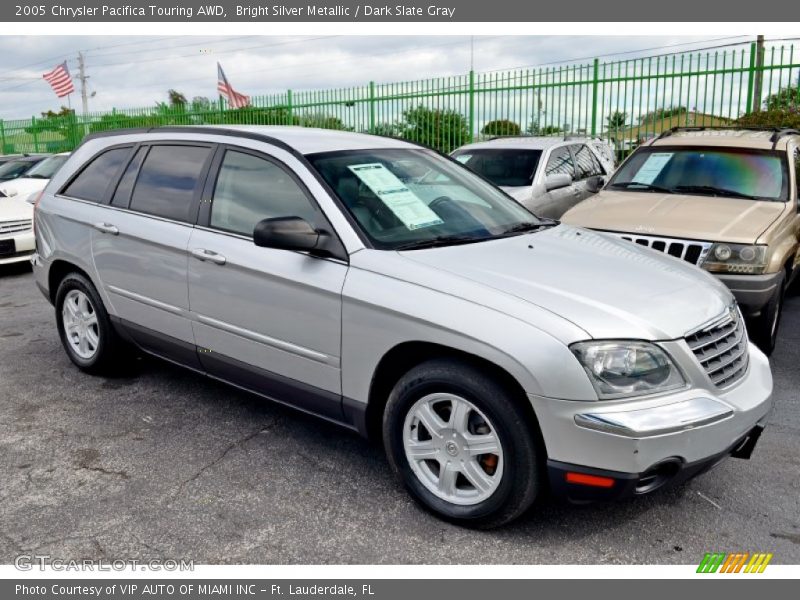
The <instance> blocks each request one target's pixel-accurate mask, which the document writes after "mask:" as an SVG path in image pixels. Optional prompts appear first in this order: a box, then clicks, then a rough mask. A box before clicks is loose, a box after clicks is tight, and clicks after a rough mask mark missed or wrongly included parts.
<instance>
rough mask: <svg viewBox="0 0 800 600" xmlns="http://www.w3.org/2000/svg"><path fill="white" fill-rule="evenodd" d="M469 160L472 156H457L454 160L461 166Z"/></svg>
mask: <svg viewBox="0 0 800 600" xmlns="http://www.w3.org/2000/svg"><path fill="white" fill-rule="evenodd" d="M470 158H472V154H459V155H458V156H456V160H457V161H458V162H460V163H461V164H462V165H463V164H466V163H467V162H468V161H469V159H470Z"/></svg>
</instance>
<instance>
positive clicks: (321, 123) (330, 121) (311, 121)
mask: <svg viewBox="0 0 800 600" xmlns="http://www.w3.org/2000/svg"><path fill="white" fill-rule="evenodd" d="M299 124H300V125H302V126H303V127H319V128H321V129H338V130H339V131H352V129H353V128H352V127H348V126H347V125H345V124H344V121H342V120H341V119H340V118H339V117H336V116H333V115H326V114H324V113H315V114H310V115H303V116H301V117H300V122H299Z"/></svg>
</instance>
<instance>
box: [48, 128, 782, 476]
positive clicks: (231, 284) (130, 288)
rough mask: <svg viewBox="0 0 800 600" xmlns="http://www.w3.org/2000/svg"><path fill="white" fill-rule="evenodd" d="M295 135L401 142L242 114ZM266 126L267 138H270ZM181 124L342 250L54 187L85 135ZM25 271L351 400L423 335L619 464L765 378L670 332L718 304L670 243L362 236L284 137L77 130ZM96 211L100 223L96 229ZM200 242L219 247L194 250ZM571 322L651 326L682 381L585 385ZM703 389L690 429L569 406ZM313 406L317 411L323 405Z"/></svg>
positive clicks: (216, 352) (697, 446)
mask: <svg viewBox="0 0 800 600" xmlns="http://www.w3.org/2000/svg"><path fill="white" fill-rule="evenodd" d="M246 129H247V131H257V132H261V133H264V134H266V135H270V136H274V137H277V138H279V139H283V140H284V141H285V143H287V144H289V145H292V144H296V149H297V150H298V151H299V152H300V153H303V152H317V151H324V150H334V149H347V148H372V147H382V146H388V147H404V146H408V145H407V144H405V143H404V142H399V141H396V140H386V139H383V138H375V137H372V136H361V135H358V134H346V133H340V132H315V131H314V130H301V129H296V128H271V127H265V128H246ZM281 136H283V138H281ZM148 139H150V140H178V139H180V140H197V141H203V142H218V143H225V144H231V145H236V146H242V147H246V148H251V149H255V150H258V151H259V152H263V153H267V154H270V155H272V156H274V157H276V158H277V159H279V160H281V161H282V162H283V163H284V164H285V165H286V166H287V167H289V168H290V169H292V170H293V171H294V173H295V174H296V175H297V177H298V178H299V179H300V180H301V181H302V182H303V183H304V184H305V186H306V187H307V188H308V190H309V191H310V193H311V194H312V195H313V196H314V197H315V198H316V200H317V202H318V203H319V206H320V208H321V209H322V211H323V212H324V213H325V215H326V217H327V218H328V220H329V221H330V223H331V224H332V226H333V228H334V229H335V231H336V233H337V234H338V236H339V238H340V239H341V241H342V244H343V246H344V247H345V249H346V252H347V255H348V261H339V260H332V259H320V258H314V257H312V256H309V255H307V254H304V253H297V252H288V251H282V250H273V249H266V248H259V247H256V246H255V245H253V244H252V241H251V240H249V239H248V238H247V237H245V236H238V235H232V234H227V233H222V232H218V231H214V230H210V229H208V228H204V227H197V226H193V225H186V224H180V223H175V222H171V221H168V220H164V219H156V218H152V217H148V216H145V215H140V214H136V213H133V212H132V211H127V210H119V209H114V208H110V207H108V206H104V205H97V204H92V203H89V202H84V201H77V200H74V199H70V198H65V197H62V196H59V195H57V194H56V192H57V191H58V190H59V189H61V187H62V186H63V184H64V183H65V182H66V181H67V180H68V178H69V177H70V176H71V175H72V174H73V173H75V172H76V170H77V169H78V168H79V167H80V165H82V164H83V163H84V162H85V161H86V160H87V159H88V158H90V157H91V156H93V155H94V154H95V153H97V152H98V151H99V150H100V149H102V148H104V147H107V146H109V145H112V144H120V143H123V142H125V141H131V142H134V141H140V140H148ZM36 223H37V253H36V254H35V256H34V259H33V262H34V271H35V276H36V279H37V282H38V283H39V285H40V287H41V288H42V289H43V291H45V293H49V294H52V293H53V292H54V290H49V269H50V267H51V266H52V265H53V263H54V262H55V261H57V260H59V261H66V262H68V263H70V264H72V265H75V266H76V267H78V268H80V269H81V270H83V271H84V272H86V274H87V275H88V276H89V277H90V279H91V280H92V281H93V282H94V284H95V286H96V287H97V288H98V290H99V291H100V294H101V296H102V298H103V301H104V303H105V304H106V308H107V309H108V311H109V313H110V314H111V315H113V316H115V317H118V318H120V319H124V320H125V321H126V322H131V323H133V324H134V325H137V326H140V327H143V328H146V329H148V330H153V331H156V332H160V333H162V334H164V335H167V336H168V337H170V338H174V339H176V340H179V341H181V342H184V343H186V344H188V345H190V346H192V347H197V349H198V352H197V355H198V359H199V363H200V365H201V366H202V367H203V368H204V369H205V370H207V371H210V372H211V374H212V375H217V376H220V377H222V378H225V375H224V373H215V372H214V370H215V369H218V368H219V364H220V363H219V362H218V363H215V362H214V360H213V359H214V358H215V357H220V358H221V359H224V360H226V361H235V363H236V364H237V365H245V366H248V367H253V368H255V369H258V370H261V371H264V372H269V373H272V374H275V375H277V376H280V377H282V378H284V379H286V380H290V381H294V382H297V383H299V384H302V385H305V386H308V387H309V388H313V389H315V390H319V391H321V392H324V393H325V394H327V398H328V400H326V402H328V403H329V404H332V405H333V404H337V403H343V402H346V403H349V404H350V405H351V406H357V407H360V409H361V410H363V409H364V407H365V406H366V405H367V403H368V402H369V400H370V391H371V386H372V383H373V378H374V376H375V372H376V368H377V367H378V365H379V364H380V361H381V359H382V358H383V357H384V356H386V354H387V353H388V352H390V351H391V350H392V349H393V348H396V347H398V346H399V345H401V344H407V343H419V342H424V343H429V344H436V345H438V346H441V347H442V348H444V349H448V348H449V349H454V350H457V351H460V352H465V353H468V354H471V355H474V356H477V357H480V358H482V359H484V360H486V361H489V362H491V363H493V364H495V365H497V366H498V367H499V368H501V369H503V370H505V371H506V372H507V373H509V374H510V375H511V376H512V377H513V378H514V379H515V380H516V381H517V382H518V383H519V385H520V386H521V388H522V389H523V390H524V391H525V392H526V394H527V395H528V398H529V400H530V402H531V404H532V406H533V409H534V411H535V413H536V416H537V417H538V420H539V423H540V425H541V429H542V433H543V436H544V440H545V444H546V447H547V453H548V456H549V458H552V459H554V460H559V461H564V462H573V463H576V464H584V465H587V466H594V467H598V468H604V469H610V470H615V471H631V472H636V471H640V470H643V469H644V468H647V467H649V466H650V465H651V464H653V463H654V462H657V461H658V460H661V459H664V458H667V457H671V456H679V457H682V458H684V459H685V460H694V459H697V458H698V457H702V456H703V455H706V456H709V455H711V454H713V453H714V452H718V451H719V450H721V449H722V448H723V447H724V446H725V444H731V443H732V442H734V441H735V439H736V438H737V436H739V434H741V433H742V432H744V431H746V430H747V429H748V428H751V427H753V426H754V425H755V424H756V423H757V422H758V421H760V420H762V419H763V418H764V416H765V414H766V413H767V412H768V410H769V407H770V396H771V389H772V379H771V374H770V370H769V365H768V362H767V360H766V358H765V357H764V356H763V355H762V354H761V353H760V352H759V351H758V350H757V349H756V348H755V347H753V346H750V348H749V352H750V356H751V360H750V364H749V366H748V370H747V373H746V374H745V375H744V376H743V377H742V378H741V379H739V380H738V381H737V382H736V383H735V385H732V386H731V387H729V388H726V389H724V390H719V389H717V388H715V386H714V385H713V384H712V383H711V381H710V379H709V377H708V375H707V374H706V372H705V370H704V369H703V368H702V366H701V365H700V363H699V362H698V360H697V359H696V357H695V355H694V354H693V353H692V350H691V349H690V348H689V346H688V345H687V343H686V341H685V340H684V339H683V338H684V337H685V336H686V335H687V334H689V333H690V332H692V331H696V330H697V329H698V328H700V327H702V326H703V325H705V324H707V323H709V322H712V321H713V320H714V319H716V318H719V316H720V315H721V314H722V313H724V312H725V311H726V310H728V307H729V306H730V305H731V302H732V296H731V294H730V292H729V291H728V289H727V288H726V287H725V286H724V285H722V284H721V283H719V282H718V281H717V280H716V279H715V278H714V277H712V276H710V275H708V274H706V273H704V272H702V271H701V270H699V269H697V268H695V267H693V266H692V265H689V264H687V263H686V262H684V261H681V260H679V259H675V258H672V257H670V256H666V255H664V254H661V253H658V252H654V251H652V250H650V249H647V248H643V247H639V246H637V245H634V244H631V243H630V242H627V241H624V240H619V239H615V238H613V237H611V236H607V235H603V234H599V233H594V232H589V231H586V230H581V229H577V228H573V227H568V226H565V225H562V226H559V227H555V228H552V229H549V230H546V231H543V232H540V233H535V234H526V235H520V236H517V237H510V238H505V239H500V240H494V241H487V242H483V243H476V244H469V245H462V246H451V247H443V248H435V249H428V250H415V251H407V252H394V251H380V250H374V249H370V248H367V247H366V246H365V244H364V243H363V242H362V241H361V238H360V237H359V235H358V232H357V231H356V230H355V229H354V228H353V226H352V225H351V224H350V222H349V221H348V219H347V218H346V217H345V215H343V214H342V212H341V210H340V209H339V207H338V205H337V203H336V201H335V199H334V198H332V197H331V196H330V195H329V191H328V190H327V188H325V187H323V185H322V184H320V183H319V181H318V180H317V178H316V177H315V176H314V175H313V173H311V172H309V170H308V169H307V167H306V166H305V164H304V163H303V162H302V160H300V159H299V158H298V157H297V156H295V155H293V153H291V152H289V151H288V150H286V149H285V148H281V147H278V146H275V145H272V144H270V143H268V142H265V141H261V140H256V139H249V138H241V137H237V136H235V135H232V134H226V133H225V132H224V131H220V133H218V134H217V133H189V132H187V133H183V132H180V133H169V134H166V133H158V132H153V133H138V134H131V135H118V136H113V137H110V138H98V139H94V140H91V141H90V142H88V143H86V144H84V145H83V146H82V147H81V148H80V149H78V150H77V151H76V152H75V153H74V155H73V157H72V158H71V159H70V161H69V162H68V163H67V164H66V165H65V167H64V168H62V169H61V170H60V171H59V172H58V173H57V176H56V177H55V178H54V179H53V181H52V182H51V183H50V185H49V186H48V188H47V190H46V192H45V194H44V196H43V199H42V201H41V203H40V206H39V208H38V210H37V221H36ZM97 223H105V224H110V225H114V226H115V227H116V228H117V229H118V230H119V233H118V234H116V235H115V234H113V233H103V232H101V231H99V230H98V229H96V228H95V227H94V225H95V224H97ZM198 250H208V251H212V252H214V253H216V254H217V255H220V256H222V257H224V264H223V262H214V261H211V260H200V259H199V258H198V257H197V256H196V251H198ZM589 339H637V340H650V341H654V342H656V343H658V344H659V345H660V346H661V347H662V348H663V349H664V350H666V351H667V352H668V353H669V354H670V356H672V358H673V360H674V361H675V362H676V363H677V365H678V366H679V368H680V370H681V371H682V373H683V375H684V377H685V379H686V381H687V382H688V383H687V386H686V388H684V389H681V390H678V391H677V392H670V393H667V394H662V395H656V396H649V397H639V398H629V399H625V400H614V401H603V402H599V401H598V400H597V395H596V393H595V391H594V388H593V386H592V384H591V382H590V381H589V379H588V376H587V375H586V373H585V371H584V370H583V367H582V366H581V365H580V364H579V363H578V361H577V360H576V359H575V357H574V356H573V354H572V352H571V351H570V349H569V345H570V344H572V343H574V342H577V341H584V340H589ZM697 397H705V398H711V399H713V400H717V401H719V402H721V403H722V404H724V405H725V406H727V407H729V408H730V411H731V413H732V414H730V415H727V413H726V416H725V418H721V419H717V420H715V421H712V422H709V423H707V424H703V425H702V426H699V427H697V428H694V429H690V430H686V431H683V430H682V431H679V432H675V433H669V434H665V435H655V436H649V437H647V439H644V438H636V437H630V435H615V434H613V433H608V432H601V431H597V430H591V429H587V428H585V427H581V426H579V425H578V424H576V422H575V417H576V415H578V414H582V413H592V414H597V413H602V412H603V411H605V410H608V411H620V410H635V409H647V408H652V407H658V406H665V405H669V404H675V403H678V402H682V401H686V400H691V399H692V398H697ZM332 405H331V406H328V407H326V408H319V407H318V408H317V410H316V412H318V413H321V414H323V415H324V416H327V417H329V418H334V419H335V418H336V414H337V412H338V413H339V414H341V412H342V411H341V410H340V407H339V406H338V404H337V405H336V406H332Z"/></svg>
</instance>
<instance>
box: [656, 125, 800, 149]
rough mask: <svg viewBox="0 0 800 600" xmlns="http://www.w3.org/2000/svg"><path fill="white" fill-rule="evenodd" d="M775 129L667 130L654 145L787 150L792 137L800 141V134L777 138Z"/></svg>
mask: <svg viewBox="0 0 800 600" xmlns="http://www.w3.org/2000/svg"><path fill="white" fill-rule="evenodd" d="M775 135H776V131H775V130H774V129H744V128H743V129H736V128H729V129H728V128H725V129H713V128H709V129H684V130H678V131H672V132H665V133H664V134H662V135H661V136H659V137H657V138H655V139H653V140H652V141H651V142H649V144H646V145H652V146H727V147H731V146H733V147H736V148H756V149H764V150H771V149H776V148H777V149H779V150H786V147H787V145H788V144H789V141H790V140H791V139H794V140H795V143H800V134H797V133H794V134H792V133H786V134H784V135H781V136H779V137H777V142H776V138H775V137H774V136H775Z"/></svg>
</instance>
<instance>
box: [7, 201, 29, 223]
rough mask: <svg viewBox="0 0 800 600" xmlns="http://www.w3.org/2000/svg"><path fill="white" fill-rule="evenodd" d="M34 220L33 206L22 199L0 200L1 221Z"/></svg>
mask: <svg viewBox="0 0 800 600" xmlns="http://www.w3.org/2000/svg"><path fill="white" fill-rule="evenodd" d="M32 218H33V205H32V204H30V203H29V202H25V200H22V199H20V198H16V197H15V198H0V221H22V220H24V219H32Z"/></svg>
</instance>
